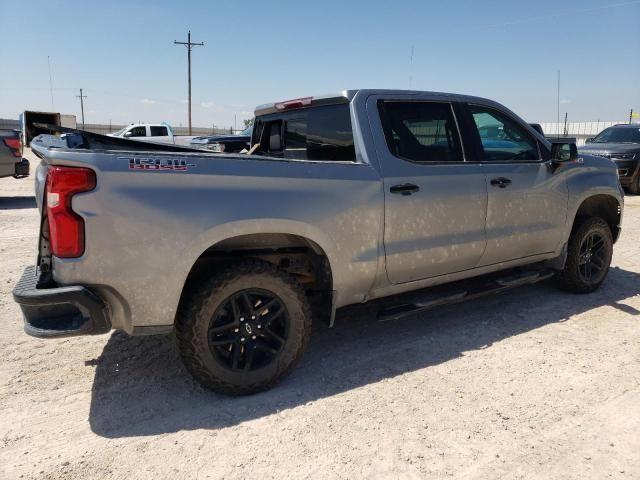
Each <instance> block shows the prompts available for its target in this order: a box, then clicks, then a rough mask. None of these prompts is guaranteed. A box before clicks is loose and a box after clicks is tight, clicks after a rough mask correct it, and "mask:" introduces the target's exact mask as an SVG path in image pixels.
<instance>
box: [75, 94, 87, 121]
mask: <svg viewBox="0 0 640 480" xmlns="http://www.w3.org/2000/svg"><path fill="white" fill-rule="evenodd" d="M76 98H79V99H80V111H81V112H82V129H83V130H84V99H85V98H87V96H86V95H83V94H82V89H80V95H76Z"/></svg>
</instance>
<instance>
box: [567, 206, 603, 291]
mask: <svg viewBox="0 0 640 480" xmlns="http://www.w3.org/2000/svg"><path fill="white" fill-rule="evenodd" d="M592 233H597V234H599V235H600V236H601V238H602V239H603V249H604V259H603V262H604V268H603V269H602V271H601V274H599V275H598V277H597V278H594V279H593V281H586V280H585V279H584V278H583V276H582V275H581V274H580V270H579V267H580V248H581V247H582V245H583V242H584V241H585V240H586V239H587V237H588V236H589V235H591V234H592ZM612 254H613V236H612V235H611V229H610V228H609V225H608V224H607V222H605V221H604V220H603V219H601V218H599V217H593V218H590V219H588V220H585V221H584V222H582V223H581V224H579V226H578V227H576V228H574V230H573V232H572V233H571V237H570V238H569V245H568V250H567V261H566V263H565V266H564V269H563V270H562V271H561V272H560V273H559V274H558V275H557V284H558V286H559V287H560V288H561V289H562V290H566V291H568V292H573V293H590V292H593V291H594V290H597V289H598V288H599V287H600V285H601V284H602V282H603V281H604V279H605V278H606V277H607V273H608V271H609V266H610V264H611V256H612Z"/></svg>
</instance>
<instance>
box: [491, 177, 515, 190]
mask: <svg viewBox="0 0 640 480" xmlns="http://www.w3.org/2000/svg"><path fill="white" fill-rule="evenodd" d="M510 183H511V179H509V178H506V177H498V178H494V179H493V180H491V185H492V186H493V187H499V188H507V187H508V186H509V184H510Z"/></svg>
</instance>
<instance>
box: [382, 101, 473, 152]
mask: <svg viewBox="0 0 640 480" xmlns="http://www.w3.org/2000/svg"><path fill="white" fill-rule="evenodd" d="M378 110H379V112H380V118H381V120H382V127H383V129H384V135H385V139H386V141H387V146H388V147H389V151H391V153H392V154H393V155H395V156H396V157H400V158H402V159H405V160H409V161H411V162H419V163H425V162H462V161H463V155H462V148H461V146H460V137H459V135H458V129H457V127H456V121H455V118H454V116H453V111H452V110H451V105H450V104H449V103H437V102H402V101H400V102H396V101H380V102H378Z"/></svg>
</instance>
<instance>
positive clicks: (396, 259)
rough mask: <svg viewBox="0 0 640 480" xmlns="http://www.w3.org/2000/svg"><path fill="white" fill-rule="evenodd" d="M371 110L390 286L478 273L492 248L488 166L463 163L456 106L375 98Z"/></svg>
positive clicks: (444, 102)
mask: <svg viewBox="0 0 640 480" xmlns="http://www.w3.org/2000/svg"><path fill="white" fill-rule="evenodd" d="M367 111H368V115H369V119H370V122H371V125H372V130H373V138H374V143H375V146H376V152H377V155H378V158H379V160H380V163H381V170H382V174H383V182H384V195H385V227H384V248H385V255H386V267H387V274H388V276H389V279H390V281H391V282H392V283H394V284H398V283H405V282H411V281H414V280H421V279H425V278H429V277H435V276H438V275H443V274H447V273H454V272H459V271H463V270H468V269H471V268H474V267H475V266H476V265H477V264H478V262H479V261H480V258H481V257H482V254H483V252H484V249H485V243H486V240H485V232H484V229H485V216H486V210H487V187H486V182H485V175H484V172H483V170H482V166H481V165H479V164H472V163H468V162H465V151H464V148H463V145H462V141H461V137H460V132H459V129H458V124H457V121H456V117H455V114H454V110H453V106H452V104H451V103H449V102H446V101H433V100H429V99H428V97H425V98H424V99H422V98H421V97H419V96H417V97H416V96H412V97H407V96H398V97H396V98H387V97H381V96H372V97H370V98H369V100H368V101H367Z"/></svg>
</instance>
